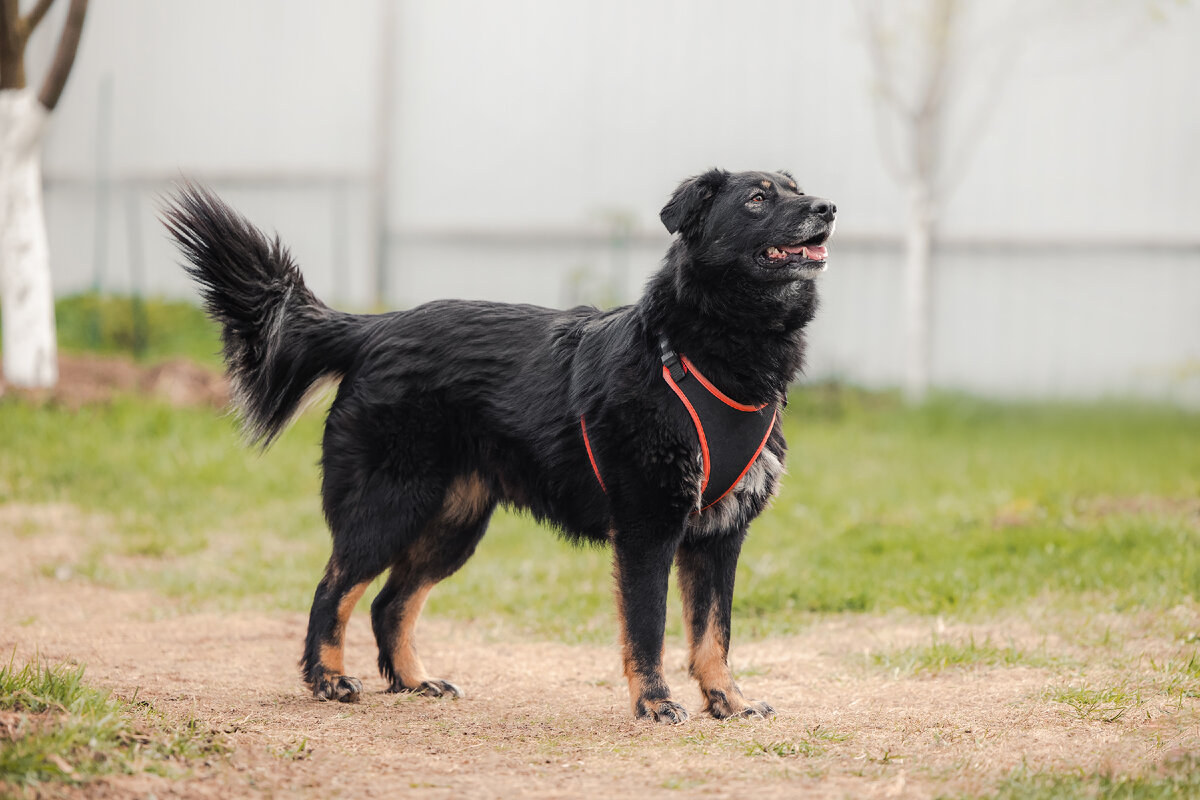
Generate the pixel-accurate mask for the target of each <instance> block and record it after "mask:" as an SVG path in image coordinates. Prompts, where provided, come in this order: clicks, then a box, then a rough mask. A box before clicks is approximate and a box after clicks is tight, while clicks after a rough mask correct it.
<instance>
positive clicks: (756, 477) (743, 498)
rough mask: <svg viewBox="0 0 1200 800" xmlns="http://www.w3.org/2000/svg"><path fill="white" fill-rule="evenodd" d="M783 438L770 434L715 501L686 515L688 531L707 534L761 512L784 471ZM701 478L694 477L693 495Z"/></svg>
mask: <svg viewBox="0 0 1200 800" xmlns="http://www.w3.org/2000/svg"><path fill="white" fill-rule="evenodd" d="M784 450H785V447H784V445H783V440H782V438H781V437H778V436H776V435H774V434H772V436H771V439H770V441H768V442H767V446H766V447H764V448H763V450H762V452H761V453H760V454H759V456H758V458H756V459H755V460H754V463H753V464H752V465H751V466H750V468H749V469H748V470H746V474H745V475H743V476H742V479H741V480H739V481H738V482H737V483H736V484H735V485H734V487H733V489H731V490H730V491H729V493H728V494H727V495H725V496H724V497H723V498H721V499H720V501H718V502H717V503H716V504H715V505H713V506H710V507H709V508H706V509H704V510H703V511H700V512H699V513H697V514H693V515H691V516H690V517H688V526H687V532H688V534H689V535H691V536H709V535H713V534H719V533H726V532H728V531H731V530H737V529H740V528H743V527H745V526H746V525H747V524H749V523H750V521H751V520H753V519H754V518H755V517H757V516H758V515H759V514H761V513H762V511H763V509H765V508H766V507H767V504H768V503H770V501H771V499H772V498H773V497H774V496H775V495H776V493H777V492H778V491H779V478H780V476H781V475H783V472H784V467H783V456H784ZM700 480H701V479H700V478H697V480H696V496H697V497H699V496H700Z"/></svg>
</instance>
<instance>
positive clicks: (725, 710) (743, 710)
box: [704, 689, 775, 719]
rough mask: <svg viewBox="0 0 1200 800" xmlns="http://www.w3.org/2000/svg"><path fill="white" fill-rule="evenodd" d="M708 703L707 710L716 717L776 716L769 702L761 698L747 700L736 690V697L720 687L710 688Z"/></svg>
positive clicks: (759, 717)
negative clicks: (760, 699)
mask: <svg viewBox="0 0 1200 800" xmlns="http://www.w3.org/2000/svg"><path fill="white" fill-rule="evenodd" d="M707 695H708V704H707V706H706V707H705V709H704V710H705V711H707V712H708V713H709V714H711V715H712V716H713V717H714V718H716V719H767V718H769V717H773V716H775V709H774V708H772V707H771V705H770V704H769V703H764V702H762V701H759V700H746V699H744V698H743V697H742V696H741V693H740V692H736V691H735V692H734V695H735V696H734V697H733V698H730V696H729V695H728V694H726V693H725V692H723V691H721V690H720V689H710V690H709V691H708V693H707Z"/></svg>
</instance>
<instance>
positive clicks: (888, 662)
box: [871, 635, 1055, 675]
mask: <svg viewBox="0 0 1200 800" xmlns="http://www.w3.org/2000/svg"><path fill="white" fill-rule="evenodd" d="M871 660H872V662H873V663H874V664H876V665H877V666H880V667H883V668H884V669H887V670H888V671H890V672H892V673H894V674H896V675H936V674H937V673H939V672H944V671H946V670H949V669H955V668H969V667H976V666H987V667H995V666H999V667H1018V666H1022V667H1045V666H1050V665H1052V664H1054V663H1055V660H1054V659H1052V658H1050V657H1048V656H1045V655H1043V654H1040V653H1030V652H1026V651H1024V650H1020V649H1018V648H1017V647H1015V646H1014V645H1012V644H1008V645H1005V646H1000V645H997V644H993V643H992V640H991V639H990V638H985V639H984V640H983V641H976V639H975V637H974V636H970V637H968V638H967V640H966V641H956V640H947V639H942V638H940V637H938V636H936V635H935V636H933V638H932V640H931V641H930V643H929V644H927V645H918V646H914V647H906V648H902V649H900V650H891V651H886V652H881V653H872V654H871Z"/></svg>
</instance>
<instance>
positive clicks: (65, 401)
mask: <svg viewBox="0 0 1200 800" xmlns="http://www.w3.org/2000/svg"><path fill="white" fill-rule="evenodd" d="M6 392H13V393H16V394H19V395H21V396H22V397H25V398H28V399H30V400H32V401H34V402H54V403H59V404H61V405H63V406H65V407H67V408H80V407H82V406H85V405H88V404H90V403H99V402H103V401H106V400H109V399H111V398H112V397H113V396H114V395H116V394H120V393H137V394H142V395H149V396H152V397H157V398H159V399H160V400H164V401H165V402H167V403H170V404H171V405H175V406H193V405H207V406H211V407H213V408H224V407H225V406H226V405H227V404H228V402H229V383H228V381H226V380H225V377H224V376H223V375H221V374H220V373H219V372H215V371H214V370H212V369H209V368H206V367H203V366H201V365H199V364H196V363H195V362H192V361H189V360H187V359H185V358H177V359H171V360H169V361H163V362H162V363H159V364H153V365H144V364H139V363H137V362H135V361H133V360H131V359H129V358H126V357H124V356H97V355H70V354H66V353H60V354H59V356H58V383H57V384H56V385H55V386H54V388H53V389H46V390H35V391H30V390H23V389H13V388H12V387H9V386H8V385H7V384H5V382H4V379H3V378H2V377H0V397H3V396H4V394H5V393H6Z"/></svg>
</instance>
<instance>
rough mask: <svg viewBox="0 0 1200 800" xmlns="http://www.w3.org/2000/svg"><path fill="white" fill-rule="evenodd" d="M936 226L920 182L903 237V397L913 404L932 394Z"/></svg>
mask: <svg viewBox="0 0 1200 800" xmlns="http://www.w3.org/2000/svg"><path fill="white" fill-rule="evenodd" d="M933 224H934V215H933V199H932V198H931V197H930V192H929V189H928V187H927V186H926V184H925V183H924V182H922V181H920V180H917V181H915V182H914V185H913V186H912V188H911V191H910V197H909V219H908V227H907V229H906V231H905V235H904V251H905V264H904V305H905V311H906V313H905V325H906V327H907V331H906V333H907V336H906V337H905V340H906V347H907V352H906V353H905V359H904V360H905V364H904V367H905V368H904V397H905V399H906V400H907V401H908V402H910V403H920V402H922V401H923V400H924V399H925V397H926V395H927V394H928V393H929V380H930V372H931V369H930V362H931V360H932V335H931V328H932V327H933V325H932V311H933V302H932V296H933V291H932V287H933V280H932V264H931V262H932V255H933Z"/></svg>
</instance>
